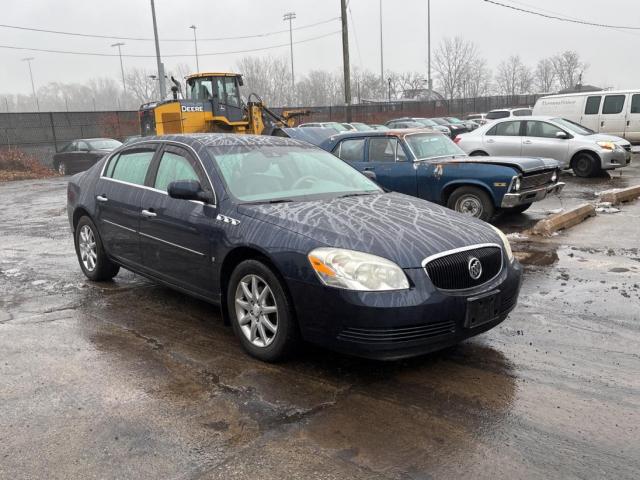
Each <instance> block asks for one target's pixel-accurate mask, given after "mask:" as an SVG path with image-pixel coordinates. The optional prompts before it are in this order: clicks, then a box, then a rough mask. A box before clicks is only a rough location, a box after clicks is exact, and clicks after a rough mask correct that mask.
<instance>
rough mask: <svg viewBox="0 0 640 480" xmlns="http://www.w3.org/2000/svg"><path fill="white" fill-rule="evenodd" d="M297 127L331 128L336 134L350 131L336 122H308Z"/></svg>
mask: <svg viewBox="0 0 640 480" xmlns="http://www.w3.org/2000/svg"><path fill="white" fill-rule="evenodd" d="M298 126H299V127H302V128H308V127H315V128H332V129H334V130H335V131H336V132H348V131H349V130H351V129H350V128H347V127H345V126H344V125H343V124H342V123H338V122H309V123H302V124H300V125H298Z"/></svg>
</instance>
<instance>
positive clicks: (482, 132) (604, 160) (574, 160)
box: [455, 116, 631, 177]
mask: <svg viewBox="0 0 640 480" xmlns="http://www.w3.org/2000/svg"><path fill="white" fill-rule="evenodd" d="M455 141H456V143H457V144H458V146H459V147H460V148H462V149H463V150H464V151H465V152H467V153H468V154H469V155H493V156H500V155H507V156H520V155H522V156H527V157H537V156H540V157H549V158H554V159H556V160H557V161H558V162H559V163H560V166H561V168H563V169H567V168H572V169H573V172H574V173H575V174H576V175H577V176H579V177H590V176H593V175H597V174H598V173H599V172H600V171H601V170H612V169H614V168H620V167H624V166H626V165H628V164H629V163H630V162H631V144H630V143H629V142H628V141H626V140H624V139H622V138H620V137H615V136H612V135H603V134H599V133H595V132H593V131H592V130H590V129H588V128H586V127H584V126H582V125H579V124H577V123H575V122H572V121H570V120H566V119H563V118H558V117H547V116H531V117H526V119H524V118H523V119H521V120H515V119H513V118H506V119H502V120H496V121H495V122H492V123H489V124H487V125H483V126H482V127H480V128H478V129H477V130H474V131H473V132H471V133H466V134H464V135H460V136H459V137H457V138H456V140H455Z"/></svg>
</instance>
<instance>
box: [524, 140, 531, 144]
mask: <svg viewBox="0 0 640 480" xmlns="http://www.w3.org/2000/svg"><path fill="white" fill-rule="evenodd" d="M522 143H524V144H525V145H531V144H532V143H533V142H532V141H531V140H523V141H522Z"/></svg>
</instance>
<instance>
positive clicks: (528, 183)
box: [520, 170, 554, 190]
mask: <svg viewBox="0 0 640 480" xmlns="http://www.w3.org/2000/svg"><path fill="white" fill-rule="evenodd" d="M553 173H554V170H551V171H549V172H544V173H537V174H535V175H525V176H524V177H522V180H521V182H520V190H527V189H529V188H536V187H541V186H543V185H547V184H549V183H551V177H552V176H553Z"/></svg>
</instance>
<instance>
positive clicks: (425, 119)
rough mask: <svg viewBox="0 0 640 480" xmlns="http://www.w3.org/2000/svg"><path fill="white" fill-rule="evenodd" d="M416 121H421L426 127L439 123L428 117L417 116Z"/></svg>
mask: <svg viewBox="0 0 640 480" xmlns="http://www.w3.org/2000/svg"><path fill="white" fill-rule="evenodd" d="M416 122H418V123H421V124H422V125H424V126H425V127H435V126H436V125H438V124H437V123H436V122H434V121H433V120H430V119H428V118H416Z"/></svg>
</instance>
